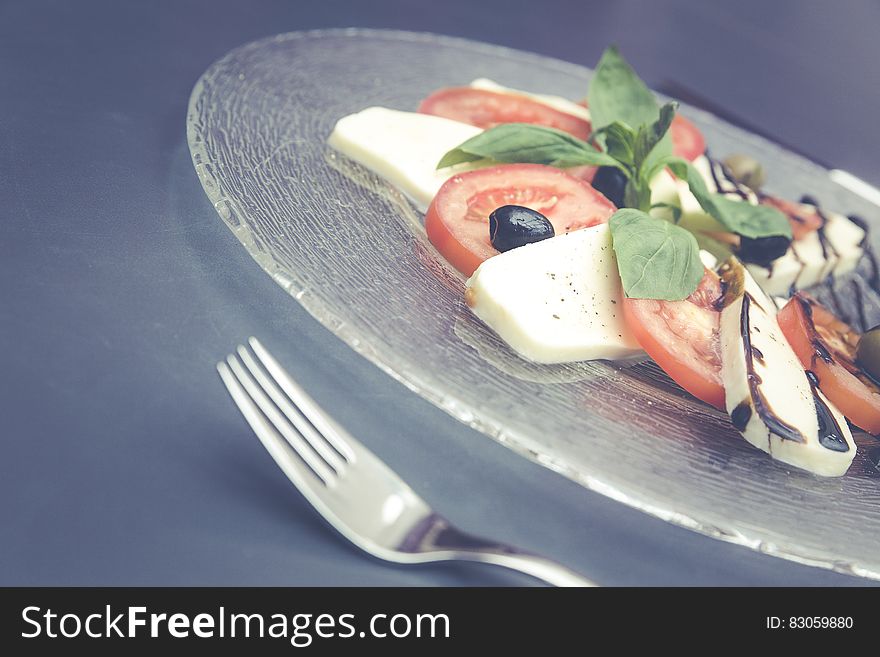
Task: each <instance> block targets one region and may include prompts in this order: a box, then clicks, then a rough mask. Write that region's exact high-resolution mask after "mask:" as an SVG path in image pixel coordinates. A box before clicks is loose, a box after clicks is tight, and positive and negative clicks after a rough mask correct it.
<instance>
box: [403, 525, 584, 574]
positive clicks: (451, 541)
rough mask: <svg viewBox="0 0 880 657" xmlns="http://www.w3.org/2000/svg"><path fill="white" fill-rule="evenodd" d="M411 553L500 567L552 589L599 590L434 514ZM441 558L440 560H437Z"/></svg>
mask: <svg viewBox="0 0 880 657" xmlns="http://www.w3.org/2000/svg"><path fill="white" fill-rule="evenodd" d="M423 527H424V528H425V531H424V533H420V535H419V539H420V540H418V542H417V543H416V545H412V546H411V547H412V548H415V549H412V550H411V551H413V552H421V553H424V554H434V555H437V556H439V558H442V559H449V560H457V561H476V562H478V563H488V564H493V565H496V566H503V567H505V568H510V569H511V570H516V571H519V572H521V573H525V574H526V575H531V576H532V577H535V578H537V579H540V580H542V581H544V582H546V583H548V584H551V585H553V586H581V587H583V586H598V584H596V583H595V582H593V581H591V580H589V579H587V578H586V577H584V576H582V575H580V574H578V573H576V572H575V571H573V570H571V569H570V568H567V567H566V566H563V565H562V564H560V563H557V562H555V561H553V560H551V559H548V558H546V557H542V556H540V555H538V554H534V553H532V552H527V551H525V550H520V549H519V548H515V547H512V546H510V545H505V544H504V543H498V542H497V541H492V540H489V539H485V538H482V537H481V536H474V535H473V534H468V533H465V532H463V531H461V530H460V529H458V528H456V527H454V526H453V525H451V524H450V523H449V521H447V520H446V519H445V518H443V517H442V516H440V515H437V514H434V515H432V516H431V517H430V518H428V519H427V521H426V522H425V524H424V525H423ZM440 555H442V556H440Z"/></svg>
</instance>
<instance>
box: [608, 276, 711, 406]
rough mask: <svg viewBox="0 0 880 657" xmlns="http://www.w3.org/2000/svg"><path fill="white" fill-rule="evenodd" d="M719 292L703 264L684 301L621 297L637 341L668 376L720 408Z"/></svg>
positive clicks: (627, 322) (625, 313)
mask: <svg viewBox="0 0 880 657" xmlns="http://www.w3.org/2000/svg"><path fill="white" fill-rule="evenodd" d="M719 296H721V281H720V279H719V278H718V275H717V274H716V273H715V272H713V271H711V270H709V269H706V273H705V274H704V275H703V280H702V281H700V285H699V286H698V287H697V289H696V290H695V291H694V293H693V294H691V295H690V296H689V297H688V298H687V299H685V300H684V301H659V300H655V299H630V298H624V300H623V316H624V318H625V319H626V324H627V326H629V328H630V330H631V331H632V332H633V335H634V336H635V338H636V340H637V341H638V343H639V344H640V345H641V346H642V349H644V350H645V351H646V352H647V353H648V355H649V356H650V357H651V358H653V359H654V360H655V361H656V363H657V364H658V365H659V366H660V367H661V368H662V369H663V371H664V372H666V373H667V374H668V375H669V376H670V378H671V379H672V380H673V381H675V382H676V383H677V384H678V385H680V386H681V387H682V388H684V389H685V390H687V391H688V392H689V393H691V394H692V395H693V396H694V397H696V398H697V399H701V400H703V401H704V402H706V403H707V404H712V406H715V407H716V408H720V409H722V410H724V386H723V385H722V383H721V341H720V338H719V330H720V319H721V313H719V312H718V310H716V308H715V302H716V300H717V299H718V297H719Z"/></svg>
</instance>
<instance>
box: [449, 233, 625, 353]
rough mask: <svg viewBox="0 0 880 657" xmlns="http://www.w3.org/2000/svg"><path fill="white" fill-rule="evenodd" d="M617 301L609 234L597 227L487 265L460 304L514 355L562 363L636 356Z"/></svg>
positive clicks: (525, 248) (508, 254)
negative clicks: (485, 325)
mask: <svg viewBox="0 0 880 657" xmlns="http://www.w3.org/2000/svg"><path fill="white" fill-rule="evenodd" d="M621 295H622V293H621V283H620V276H619V274H618V271H617V260H616V259H615V257H614V251H613V249H612V248H611V230H610V229H609V227H608V225H607V224H600V225H598V226H593V227H591V228H583V229H581V230H576V231H573V232H571V233H565V234H563V235H557V236H556V237H551V238H550V239H546V240H543V241H541V242H536V243H534V244H527V245H526V246H521V247H519V248H516V249H512V250H510V251H506V252H505V253H501V254H499V255H497V256H494V257H492V258H489V259H488V260H486V261H485V262H483V263H482V264H481V265H480V266H479V267H478V268H477V271H476V272H474V275H473V276H471V278H470V279H469V280H468V282H467V290H466V295H465V299H466V301H467V303H468V305H469V306H470V307H471V309H472V310H473V312H474V314H476V315H477V317H479V318H480V319H481V320H483V322H485V323H486V324H487V325H488V326H489V328H491V329H492V330H494V331H495V332H496V333H497V334H498V335H499V336H500V337H501V338H502V339H503V340H504V341H505V342H507V344H509V345H510V346H511V347H512V348H513V350H514V351H516V352H517V353H519V354H520V355H522V356H524V357H525V358H528V359H529V360H533V361H536V362H539V363H564V362H571V361H580V360H593V359H600V358H602V359H620V358H628V357H632V356H636V355H639V354H641V348H640V347H639V345H638V343H637V342H636V340H635V338H634V337H633V336H632V334H631V333H630V331H629V329H628V328H627V326H626V324H625V322H624V319H623V308H622V298H621Z"/></svg>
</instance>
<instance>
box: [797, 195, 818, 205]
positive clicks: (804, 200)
mask: <svg viewBox="0 0 880 657" xmlns="http://www.w3.org/2000/svg"><path fill="white" fill-rule="evenodd" d="M801 203H804V204H805V205H814V206H816V207H817V208H818V207H819V201H817V200H816V199H815V198H814V197H812V196H810V195H809V194H804V195H803V196H801Z"/></svg>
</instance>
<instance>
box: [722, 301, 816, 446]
mask: <svg viewBox="0 0 880 657" xmlns="http://www.w3.org/2000/svg"><path fill="white" fill-rule="evenodd" d="M752 303H755V305H756V306H757V305H758V304H757V303H756V302H755V300H754V298H753V297H752V295H751V294H749V293H748V292H746V293H745V294H743V301H742V310H741V311H740V322H739V330H740V335H741V336H742V341H743V350H744V352H745V357H746V378H747V379H748V382H749V394H750V396H751V398H752V404H753V405H754V407H755V412H756V413H757V414H758V417H760V418H761V421H762V422H763V423H764V424H765V425H766V426H767V429H769V431H770V433H772V434H775V435H777V436H779V437H780V438H782V439H783V440H791V441H794V442H796V443H805V442H807V441H806V438H804V436H803V434H802V433H801V432H800V431H798V430H797V429H795V428H794V427H793V426H791V425H790V424H787V423H786V422H785V421H783V420H782V419H781V418H780V417H779V416H777V415H776V414H775V413H774V412H773V409H771V408H770V405H769V404H768V403H767V399H766V397H764V392H763V391H762V390H761V383H763V381H762V379H761V376H760V375H759V374H758V373H757V372H756V371H755V361H754V358H753V355H754V351H753V349H754V348H753V347H752V334H751V329H750V326H749V307H750V306H751V304H752ZM759 307H760V306H759ZM740 406H742V404H740ZM737 408H739V406H737ZM734 410H736V409H734ZM750 415H751V414H749V416H750ZM737 419H740V418H737ZM731 420H734V418H733V415H732V414H731ZM748 420H749V417H748V416H747V417H746V418H745V422H744V423H743V427H745V425H746V424H747V423H748ZM740 421H741V420H740ZM734 424H736V422H734Z"/></svg>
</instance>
